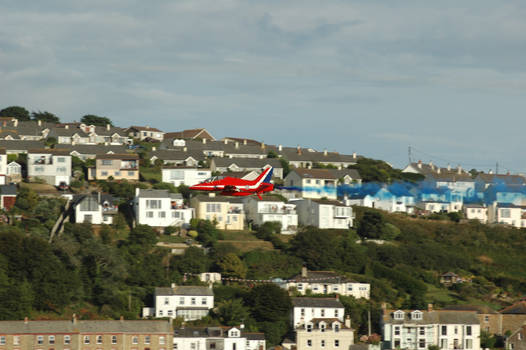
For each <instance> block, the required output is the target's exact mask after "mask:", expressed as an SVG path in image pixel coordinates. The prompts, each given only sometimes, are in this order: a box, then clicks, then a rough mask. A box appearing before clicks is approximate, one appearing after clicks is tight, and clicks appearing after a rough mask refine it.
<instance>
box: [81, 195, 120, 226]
mask: <svg viewBox="0 0 526 350" xmlns="http://www.w3.org/2000/svg"><path fill="white" fill-rule="evenodd" d="M73 208H74V210H75V223H77V224H79V223H84V222H86V223H90V224H95V225H101V224H106V225H111V224H113V222H114V220H113V218H114V216H115V215H117V214H118V212H119V207H118V205H117V202H116V200H115V198H113V197H112V196H111V195H109V194H102V193H100V192H98V193H93V194H88V195H78V196H76V197H75V198H74V199H73Z"/></svg>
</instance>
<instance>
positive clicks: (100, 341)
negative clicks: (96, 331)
mask: <svg viewBox="0 0 526 350" xmlns="http://www.w3.org/2000/svg"><path fill="white" fill-rule="evenodd" d="M97 344H102V335H97Z"/></svg>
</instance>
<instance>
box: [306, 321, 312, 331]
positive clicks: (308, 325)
mask: <svg viewBox="0 0 526 350" xmlns="http://www.w3.org/2000/svg"><path fill="white" fill-rule="evenodd" d="M307 332H312V323H307Z"/></svg>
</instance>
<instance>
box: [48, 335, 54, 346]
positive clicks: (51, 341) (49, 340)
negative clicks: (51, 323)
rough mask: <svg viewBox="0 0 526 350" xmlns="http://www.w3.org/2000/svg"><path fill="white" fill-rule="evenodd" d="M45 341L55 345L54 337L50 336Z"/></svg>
mask: <svg viewBox="0 0 526 350" xmlns="http://www.w3.org/2000/svg"><path fill="white" fill-rule="evenodd" d="M47 340H48V342H49V344H55V336H54V335H50V336H49V337H48V339H47Z"/></svg>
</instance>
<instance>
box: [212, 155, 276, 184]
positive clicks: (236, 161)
mask: <svg viewBox="0 0 526 350" xmlns="http://www.w3.org/2000/svg"><path fill="white" fill-rule="evenodd" d="M268 166H271V167H272V168H273V173H272V175H273V177H275V178H278V179H283V166H282V165H281V162H280V161H279V159H277V158H262V159H259V158H226V157H225V158H212V159H211V160H210V170H212V171H217V172H220V173H225V172H229V171H232V172H238V171H261V169H263V168H266V167H268Z"/></svg>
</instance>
